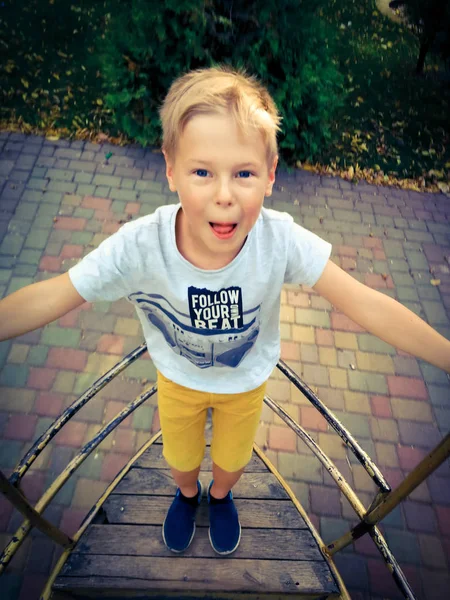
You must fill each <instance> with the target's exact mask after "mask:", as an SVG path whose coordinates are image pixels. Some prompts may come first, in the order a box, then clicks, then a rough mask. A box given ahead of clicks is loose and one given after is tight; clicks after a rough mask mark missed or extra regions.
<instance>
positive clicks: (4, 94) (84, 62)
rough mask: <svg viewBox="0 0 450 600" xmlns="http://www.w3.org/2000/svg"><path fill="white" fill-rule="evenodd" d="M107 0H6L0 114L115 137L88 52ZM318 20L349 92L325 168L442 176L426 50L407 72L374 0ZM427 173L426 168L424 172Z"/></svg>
mask: <svg viewBox="0 0 450 600" xmlns="http://www.w3.org/2000/svg"><path fill="white" fill-rule="evenodd" d="M113 6H114V2H112V1H111V0H80V1H78V2H77V3H73V4H72V3H70V1H69V2H68V1H67V0H53V1H52V0H50V1H47V0H46V1H45V2H44V1H43V0H28V1H27V2H5V3H4V5H3V7H2V9H1V12H0V48H1V50H2V56H3V61H2V65H1V67H0V104H1V108H0V120H1V124H2V126H3V127H7V126H8V124H9V125H11V124H13V125H14V126H16V127H17V126H19V128H21V129H22V130H24V131H36V130H39V131H43V132H46V133H47V135H52V134H56V135H60V134H61V135H67V136H73V137H84V138H87V137H93V136H94V135H95V134H96V133H98V132H105V133H107V134H108V135H111V136H117V135H119V132H118V131H117V129H116V128H115V127H114V125H113V122H112V118H111V117H112V115H111V112H110V111H108V110H107V109H106V108H105V106H104V105H103V95H104V90H103V88H102V78H101V74H100V73H99V71H98V66H97V64H96V59H95V39H96V37H97V36H98V35H101V32H102V30H103V27H104V25H105V22H106V19H107V18H108V17H107V15H108V12H109V11H111V10H112V7H113ZM323 18H324V19H327V20H328V21H330V23H331V24H332V26H333V30H334V31H335V34H336V36H337V55H336V61H337V63H338V64H339V68H340V70H341V72H342V73H343V74H344V76H345V77H346V82H347V89H348V97H347V100H346V102H345V105H344V107H343V108H342V109H341V110H340V112H339V114H338V115H337V117H336V119H335V121H334V123H333V140H332V142H331V143H330V144H329V146H328V148H327V150H326V151H324V152H322V154H321V155H320V156H319V157H318V160H319V162H321V163H322V164H325V165H331V166H333V167H334V166H335V167H336V168H339V169H346V168H348V167H349V166H351V165H354V166H356V164H358V165H359V166H360V167H361V168H365V167H368V168H371V169H374V170H375V171H383V172H384V173H386V174H388V175H390V176H393V177H398V178H406V177H416V178H417V177H420V176H423V175H425V174H426V175H427V178H428V180H437V179H440V180H443V181H445V180H447V178H448V173H449V167H450V143H449V142H450V140H449V137H450V135H449V117H448V115H449V114H450V85H449V83H448V81H447V83H445V82H444V80H443V74H444V69H443V65H442V64H440V63H439V62H438V61H437V59H436V58H435V57H433V56H432V55H430V56H429V57H428V59H427V61H428V62H427V65H426V71H425V76H424V77H417V76H416V75H415V74H414V67H415V63H416V60H417V54H418V43H417V40H416V38H415V37H414V35H413V34H412V33H411V32H410V31H409V30H408V29H407V28H406V27H404V26H401V25H399V24H397V23H393V22H391V21H390V20H389V19H388V18H387V17H385V16H383V15H382V14H381V13H379V12H378V10H377V9H376V6H375V1H374V0H330V3H329V6H328V7H327V10H326V12H324V14H323ZM430 171H431V174H430Z"/></svg>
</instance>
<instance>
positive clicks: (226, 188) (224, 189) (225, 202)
mask: <svg viewBox="0 0 450 600" xmlns="http://www.w3.org/2000/svg"><path fill="white" fill-rule="evenodd" d="M215 202H216V204H219V205H221V206H231V205H232V204H233V192H232V190H231V184H230V182H229V181H228V180H221V181H219V183H218V189H217V192H216V197H215Z"/></svg>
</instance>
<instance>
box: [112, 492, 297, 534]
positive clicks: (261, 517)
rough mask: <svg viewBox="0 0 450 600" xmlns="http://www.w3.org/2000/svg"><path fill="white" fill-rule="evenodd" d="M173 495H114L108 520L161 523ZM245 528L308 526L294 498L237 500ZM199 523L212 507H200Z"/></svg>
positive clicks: (206, 518) (205, 517)
mask: <svg viewBox="0 0 450 600" xmlns="http://www.w3.org/2000/svg"><path fill="white" fill-rule="evenodd" d="M172 500H173V496H132V495H129V496H128V495H125V494H124V495H121V494H112V495H111V496H110V497H109V498H108V499H107V500H106V501H105V503H104V504H103V508H104V511H105V513H106V518H107V522H108V523H128V524H130V525H160V524H161V523H163V521H164V519H165V517H166V514H167V511H168V510H169V507H170V505H171V503H172ZM235 504H236V508H237V510H238V512H239V520H240V522H241V525H242V527H255V528H262V529H264V528H275V529H307V527H306V524H305V521H304V520H303V518H302V517H301V516H300V514H299V512H298V511H297V509H296V508H295V506H294V505H293V504H292V502H291V501H290V500H249V499H245V498H241V499H236V503H235ZM196 522H197V525H199V526H207V525H209V518H208V507H207V505H206V503H205V502H202V504H201V505H200V506H199V510H198V513H197V519H196Z"/></svg>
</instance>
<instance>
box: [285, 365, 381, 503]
mask: <svg viewBox="0 0 450 600" xmlns="http://www.w3.org/2000/svg"><path fill="white" fill-rule="evenodd" d="M277 367H278V368H279V369H280V371H281V372H282V373H283V374H284V375H286V377H287V378H288V379H289V381H291V383H293V384H294V385H295V387H296V388H297V389H299V390H300V391H301V392H302V394H303V395H304V396H306V398H308V400H309V401H310V402H311V404H312V405H313V406H314V407H315V408H316V409H317V410H318V411H319V412H320V414H321V415H322V416H323V417H324V418H325V419H326V420H327V421H328V423H329V424H330V425H331V427H332V428H333V429H334V430H335V431H336V433H337V434H338V435H339V437H340V438H341V439H342V440H343V442H344V443H345V445H346V446H347V447H348V448H350V450H351V451H352V452H353V454H354V455H355V456H356V458H357V459H358V460H359V462H360V463H361V464H362V466H363V467H364V468H365V470H366V471H367V474H368V475H369V477H371V479H372V480H373V481H374V482H375V483H376V485H377V486H378V488H379V489H380V491H381V493H382V494H387V493H388V492H390V491H391V486H390V485H389V484H388V482H387V481H386V479H385V478H384V476H383V473H382V472H381V471H380V470H379V468H378V467H377V466H376V464H375V463H374V462H373V461H372V459H371V458H370V456H369V455H368V454H367V453H366V452H365V451H364V450H363V449H362V448H361V446H360V445H359V444H358V442H357V441H356V440H355V438H354V437H353V436H352V435H351V433H350V432H349V431H347V429H346V428H345V427H344V426H343V425H342V423H341V422H340V421H339V420H338V419H337V418H336V417H335V415H334V414H333V413H332V412H331V411H330V410H329V409H328V408H327V407H326V406H325V404H324V403H323V402H322V401H321V400H319V398H318V397H317V396H316V394H315V393H314V392H313V391H312V389H311V388H310V387H308V386H307V385H306V383H305V382H304V381H302V380H301V379H300V377H299V376H298V375H297V374H296V373H295V372H294V371H293V370H292V369H291V368H290V367H289V366H288V365H287V364H286V363H285V362H284V361H282V360H281V359H280V361H279V362H278V364H277Z"/></svg>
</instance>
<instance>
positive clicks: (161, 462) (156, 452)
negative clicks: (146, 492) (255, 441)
mask: <svg viewBox="0 0 450 600" xmlns="http://www.w3.org/2000/svg"><path fill="white" fill-rule="evenodd" d="M133 467H138V468H139V467H140V468H144V469H167V468H168V467H169V465H168V464H167V462H166V459H165V458H164V457H163V455H162V445H161V444H152V445H151V446H150V448H148V450H146V451H145V452H144V453H143V454H142V455H141V456H140V457H139V458H138V459H137V461H136V462H135V463H134V465H133ZM200 470H201V471H212V460H211V456H210V454H209V448H206V450H205V457H204V459H203V462H202V465H201V467H200ZM267 470H268V469H267V467H266V465H265V464H264V463H263V461H262V460H261V459H260V458H259V456H257V455H256V454H255V453H254V452H253V453H252V458H251V459H250V462H249V463H248V465H247V466H246V467H245V472H246V473H263V472H264V471H267Z"/></svg>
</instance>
